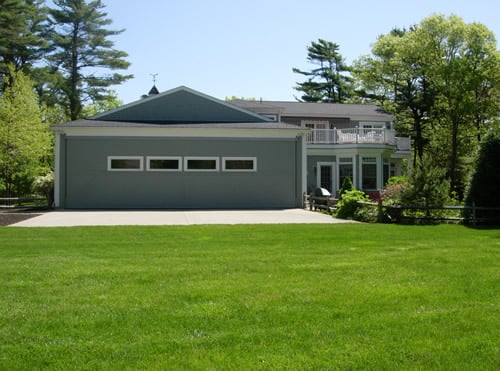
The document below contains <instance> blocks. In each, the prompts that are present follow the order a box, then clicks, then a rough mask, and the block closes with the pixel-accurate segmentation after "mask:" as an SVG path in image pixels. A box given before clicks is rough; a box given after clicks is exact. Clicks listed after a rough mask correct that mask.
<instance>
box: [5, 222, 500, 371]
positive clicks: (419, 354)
mask: <svg viewBox="0 0 500 371" xmlns="http://www.w3.org/2000/svg"><path fill="white" fill-rule="evenodd" d="M499 252H500V230H499V229H496V230H495V229H490V230H486V229H485V230H477V229H470V228H466V227H462V226H444V225H443V226H426V227H415V226H394V225H365V224H353V225H351V224H349V225H269V226H262V225H261V226H188V227H82V228H46V229H43V228H32V229H30V228H26V229H23V228H0V285H1V287H0V369H1V370H12V369H26V370H28V369H99V370H100V369H228V370H229V369H231V370H236V369H387V370H394V369H405V370H408V369H447V370H451V369H454V370H458V369H460V370H494V369H499V367H500V353H499V349H500V348H499V347H500V342H499V340H500V324H499V305H500V300H499V299H500V297H499V293H500V270H499V262H500V259H499V255H500V253H499Z"/></svg>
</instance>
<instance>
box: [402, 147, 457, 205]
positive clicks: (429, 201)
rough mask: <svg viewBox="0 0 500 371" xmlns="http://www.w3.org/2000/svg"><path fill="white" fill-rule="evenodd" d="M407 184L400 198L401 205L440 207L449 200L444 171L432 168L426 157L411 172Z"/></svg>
mask: <svg viewBox="0 0 500 371" xmlns="http://www.w3.org/2000/svg"><path fill="white" fill-rule="evenodd" d="M409 183H410V187H407V188H405V191H404V192H403V194H402V196H401V202H402V203H403V205H410V206H428V207H441V206H444V205H446V204H447V202H448V201H449V200H450V198H449V195H448V191H449V186H450V184H449V181H448V179H447V178H446V173H445V170H443V169H439V168H437V167H436V166H434V165H433V164H432V161H431V159H430V158H429V157H427V156H424V160H423V161H420V162H419V163H418V164H417V166H416V167H415V168H414V169H413V170H412V172H411V174H410V178H409Z"/></svg>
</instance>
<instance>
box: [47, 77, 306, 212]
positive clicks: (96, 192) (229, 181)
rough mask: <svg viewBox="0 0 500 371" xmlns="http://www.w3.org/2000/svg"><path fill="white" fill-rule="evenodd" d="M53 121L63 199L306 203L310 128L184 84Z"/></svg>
mask: <svg viewBox="0 0 500 371" xmlns="http://www.w3.org/2000/svg"><path fill="white" fill-rule="evenodd" d="M52 130H53V131H54V133H55V206H56V207H59V208H67V209H80V208H85V209H103V208H105V209H115V208H120V209H123V208H127V209H132V208H136V209H137V208H183V209H185V208H293V207H299V206H301V205H302V197H303V192H304V187H305V183H304V182H305V181H304V179H305V161H306V160H305V159H306V148H305V143H306V138H305V136H306V135H307V133H308V132H309V129H307V128H301V127H299V126H296V125H290V124H286V123H282V122H279V121H272V120H270V119H268V118H266V117H264V116H261V115H259V114H256V113H254V112H251V111H249V110H246V109H243V108H240V107H238V106H235V105H232V104H229V103H227V102H223V101H220V100H217V99H215V98H212V97H210V96H207V95H205V94H202V93H200V92H197V91H195V90H192V89H189V88H187V87H183V86H181V87H178V88H176V89H172V90H169V91H166V92H164V93H160V94H157V91H156V92H155V91H153V89H152V91H150V94H149V96H147V97H145V98H144V99H141V100H139V101H137V102H134V103H131V104H127V105H124V106H122V107H119V108H117V109H115V110H112V111H109V112H106V113H103V114H99V115H97V116H94V117H92V118H89V119H82V120H77V121H73V122H69V123H64V124H57V125H53V126H52Z"/></svg>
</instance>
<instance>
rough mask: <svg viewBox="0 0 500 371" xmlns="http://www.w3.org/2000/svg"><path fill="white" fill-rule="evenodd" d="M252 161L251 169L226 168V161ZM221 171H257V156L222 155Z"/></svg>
mask: <svg viewBox="0 0 500 371" xmlns="http://www.w3.org/2000/svg"><path fill="white" fill-rule="evenodd" d="M228 160H229V161H231V160H235V161H252V163H253V168H252V169H226V161H228ZM222 171H225V172H228V173H255V172H257V157H222Z"/></svg>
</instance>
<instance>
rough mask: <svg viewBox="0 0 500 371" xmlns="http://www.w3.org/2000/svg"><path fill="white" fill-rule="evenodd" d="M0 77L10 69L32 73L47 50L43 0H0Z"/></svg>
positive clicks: (4, 82)
mask: <svg viewBox="0 0 500 371" xmlns="http://www.w3.org/2000/svg"><path fill="white" fill-rule="evenodd" d="M0 9H1V11H0V76H1V77H0V78H2V81H3V85H4V86H3V87H2V90H3V89H4V88H5V84H6V83H8V82H13V76H9V78H8V79H3V76H6V75H9V74H10V72H11V71H13V72H17V71H23V72H25V73H29V74H31V72H32V71H33V69H34V64H35V63H36V62H38V61H39V60H40V59H41V58H42V57H43V55H44V54H45V53H46V52H47V47H48V43H47V41H46V40H45V35H46V32H47V22H46V19H47V15H46V12H47V8H46V7H44V6H43V0H0Z"/></svg>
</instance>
